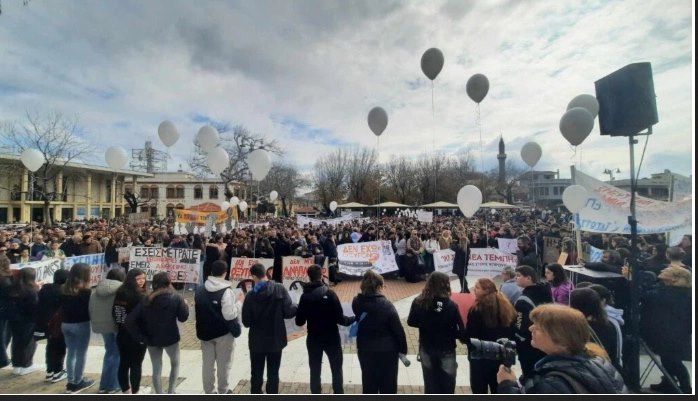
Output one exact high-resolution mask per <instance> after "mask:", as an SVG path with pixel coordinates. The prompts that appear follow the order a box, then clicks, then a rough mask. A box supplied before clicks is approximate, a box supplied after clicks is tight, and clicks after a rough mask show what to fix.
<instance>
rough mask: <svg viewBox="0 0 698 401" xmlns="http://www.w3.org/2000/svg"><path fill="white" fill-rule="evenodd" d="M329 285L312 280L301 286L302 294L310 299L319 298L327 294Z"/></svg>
mask: <svg viewBox="0 0 698 401" xmlns="http://www.w3.org/2000/svg"><path fill="white" fill-rule="evenodd" d="M328 290H329V287H327V285H326V284H325V283H323V282H322V281H313V282H311V283H308V284H306V285H305V286H304V287H303V294H306V296H309V297H310V298H311V299H320V298H322V297H324V296H325V295H326V294H327V291H328Z"/></svg>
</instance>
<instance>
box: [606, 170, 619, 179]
mask: <svg viewBox="0 0 698 401" xmlns="http://www.w3.org/2000/svg"><path fill="white" fill-rule="evenodd" d="M603 173H604V174H608V176H609V177H610V178H611V181H613V180H615V179H616V177H614V176H613V173H616V174H620V169H619V168H617V169H615V171H614V170H613V169H612V168H607V169H604V170H603Z"/></svg>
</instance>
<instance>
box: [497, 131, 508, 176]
mask: <svg viewBox="0 0 698 401" xmlns="http://www.w3.org/2000/svg"><path fill="white" fill-rule="evenodd" d="M497 160H499V180H498V181H497V185H498V186H499V187H500V188H503V187H504V185H505V180H506V168H505V162H506V160H507V154H506V153H504V138H503V137H501V136H500V137H499V154H498V155H497Z"/></svg>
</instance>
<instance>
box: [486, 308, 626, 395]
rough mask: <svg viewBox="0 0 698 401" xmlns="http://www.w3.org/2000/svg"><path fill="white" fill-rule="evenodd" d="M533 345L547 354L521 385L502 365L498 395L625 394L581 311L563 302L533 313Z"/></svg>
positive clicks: (619, 376) (536, 309)
mask: <svg viewBox="0 0 698 401" xmlns="http://www.w3.org/2000/svg"><path fill="white" fill-rule="evenodd" d="M530 319H531V326H530V331H531V335H532V339H531V344H532V346H533V347H535V348H536V349H538V350H540V351H541V352H543V353H544V357H543V358H542V359H541V360H540V361H538V363H536V365H535V368H534V369H533V370H532V371H531V372H530V374H529V375H528V377H527V378H526V379H525V380H524V381H523V385H522V386H520V385H519V384H518V383H517V380H516V376H515V375H514V374H513V373H512V371H511V369H510V368H508V367H506V366H504V365H500V366H499V372H497V383H498V387H497V389H498V393H499V394H624V393H627V392H628V390H627V388H626V387H625V384H624V383H623V377H622V376H621V375H620V373H619V372H618V371H617V370H616V369H615V368H614V367H613V365H612V364H611V362H610V361H609V360H608V359H606V358H604V357H603V356H602V355H603V350H602V349H601V348H600V347H599V346H598V345H596V344H594V343H591V342H590V332H589V329H588V323H587V319H586V318H585V317H584V314H582V312H580V311H578V310H576V309H573V308H571V307H569V306H566V305H561V304H553V303H549V304H545V305H540V306H537V307H535V308H534V309H533V310H532V311H531V313H530Z"/></svg>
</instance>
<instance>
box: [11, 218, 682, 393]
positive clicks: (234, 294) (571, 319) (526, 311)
mask: <svg viewBox="0 0 698 401" xmlns="http://www.w3.org/2000/svg"><path fill="white" fill-rule="evenodd" d="M569 217H570V216H568V215H567V216H566V215H564V214H558V213H553V212H550V211H546V210H542V211H541V210H538V211H516V210H515V211H504V212H500V213H497V214H495V215H490V214H484V213H480V214H477V215H476V216H475V217H474V218H473V219H464V218H463V217H457V216H434V220H433V222H429V223H425V222H420V221H418V220H416V219H414V218H406V217H383V218H375V219H361V220H354V221H348V222H345V223H341V224H338V225H336V226H328V225H319V226H313V225H305V226H299V225H298V224H297V223H296V220H295V219H286V218H273V219H272V218H270V219H266V220H261V221H259V222H258V224H254V225H248V226H247V227H244V228H237V229H234V230H232V231H231V232H228V233H213V234H212V235H210V236H206V235H202V234H187V235H180V234H175V231H176V230H175V223H173V222H167V221H164V222H157V223H156V222H152V223H151V224H129V223H127V222H126V221H124V220H118V219H117V220H111V221H107V220H94V221H89V222H74V223H69V224H64V225H61V226H51V227H49V226H42V225H34V226H32V227H28V228H26V229H20V230H16V231H15V230H2V231H0V341H1V342H2V345H3V347H2V350H0V367H4V366H7V365H10V364H11V365H12V367H13V373H15V374H17V375H25V374H28V373H32V372H35V371H37V370H39V369H40V368H39V367H38V366H37V365H36V364H34V363H33V360H34V353H35V350H36V342H37V341H40V340H44V339H45V340H46V356H45V360H46V380H47V381H50V382H54V383H58V382H61V381H63V380H66V381H67V383H66V392H68V393H78V392H81V391H83V390H84V389H86V388H89V387H91V386H93V385H94V384H95V382H94V381H92V380H91V379H89V378H86V377H85V376H84V367H85V360H86V356H87V351H88V344H89V339H90V335H91V333H90V332H91V331H92V332H94V333H97V334H99V335H101V337H102V339H103V343H104V348H105V353H104V360H103V367H102V372H101V378H100V380H99V392H100V393H117V392H118V393H133V394H137V393H139V391H140V388H141V386H140V381H141V376H142V373H141V372H142V364H143V360H144V358H145V353H146V351H147V352H148V354H149V355H150V359H151V363H152V371H153V391H154V392H156V393H165V392H167V393H174V392H175V388H176V385H177V379H178V377H179V364H180V358H179V351H180V346H179V342H180V335H179V330H178V327H177V323H178V322H180V323H181V322H184V321H186V320H187V319H189V313H190V309H189V305H188V304H187V302H186V301H185V300H184V298H183V297H182V295H180V294H179V293H177V292H176V291H175V287H176V286H178V284H176V283H175V284H173V283H171V282H170V278H169V276H168V274H166V273H158V274H155V275H154V276H153V277H152V281H150V282H146V275H145V273H144V271H142V270H139V269H137V268H129V267H128V263H119V258H118V249H119V248H124V247H131V246H145V247H152V246H164V247H175V248H176V247H179V248H192V249H200V250H201V251H202V252H201V266H202V275H201V276H202V279H201V282H200V283H198V285H194V286H193V287H192V289H196V295H195V305H194V311H195V319H196V333H197V337H198V338H199V340H200V341H201V351H202V378H203V386H204V388H203V390H204V391H205V392H206V393H219V394H221V393H230V392H231V388H230V383H229V382H228V376H229V372H230V369H231V366H232V360H233V354H234V348H235V337H237V336H239V335H240V332H241V325H242V326H245V327H248V328H249V333H248V335H249V348H250V367H251V380H250V383H251V391H252V393H261V392H262V383H263V382H264V368H265V366H266V388H265V389H264V390H265V391H266V393H277V392H278V388H279V367H280V364H281V358H282V351H283V349H284V348H285V346H286V345H287V335H286V327H285V323H284V320H285V319H291V318H295V322H296V324H297V325H299V326H303V325H307V332H308V334H307V350H308V355H309V365H310V388H311V392H313V393H319V392H320V387H321V386H320V371H321V362H322V357H323V354H326V355H327V357H328V359H329V361H330V369H331V371H332V389H333V391H334V392H335V393H343V391H344V390H343V375H342V363H343V354H342V346H341V341H340V336H339V331H338V325H342V326H352V325H353V326H355V334H356V343H357V354H358V358H359V363H360V365H361V370H362V385H363V390H364V392H365V393H395V392H396V391H397V372H398V366H399V365H398V363H399V360H400V356H401V354H402V355H404V354H406V353H407V341H406V336H405V332H404V328H403V326H402V324H401V323H400V317H399V315H398V313H397V311H396V309H395V307H394V305H393V304H392V303H391V302H390V301H389V300H388V299H387V298H386V297H385V295H384V294H383V291H384V288H385V282H384V277H382V276H380V275H378V274H376V273H374V272H373V271H372V270H369V271H368V272H366V274H365V275H364V276H363V278H362V282H361V291H360V293H359V294H358V295H357V296H356V297H355V298H354V300H353V302H352V310H353V313H354V316H345V314H344V311H343V309H342V306H341V303H340V301H339V298H338V297H337V295H336V294H335V293H334V291H333V290H332V289H331V288H330V286H328V285H327V284H326V283H325V279H324V277H323V272H322V269H321V268H320V266H321V265H322V264H323V263H322V262H323V261H324V259H325V258H329V260H330V275H329V281H330V282H331V283H334V284H336V283H337V282H339V281H340V280H341V275H340V274H339V273H338V271H337V269H336V260H337V246H338V245H340V244H343V243H354V242H367V241H375V240H389V241H391V244H392V247H393V250H394V253H395V257H396V263H397V266H398V271H397V272H395V273H394V274H393V275H394V276H397V277H396V278H397V279H404V280H406V281H409V282H418V281H424V289H423V290H422V292H421V294H420V295H418V296H417V297H416V298H415V299H414V302H413V304H412V307H411V309H410V313H409V317H408V319H407V324H408V325H409V326H412V327H416V328H418V329H419V351H418V359H419V360H420V362H421V367H422V371H423V376H424V391H425V392H426V393H453V392H454V391H455V383H456V380H455V379H456V372H457V369H456V368H457V365H456V351H455V350H456V343H457V342H458V341H460V342H462V343H464V344H466V345H467V347H468V350H469V352H468V358H469V363H470V385H471V388H472V390H473V392H474V393H487V392H491V393H497V392H500V393H501V392H504V393H515V392H526V393H545V392H552V393H575V392H580V391H585V392H602V393H618V392H625V391H626V389H625V386H624V384H623V378H622V375H621V373H622V372H623V358H622V355H623V338H624V336H625V335H627V333H626V329H625V327H626V325H625V321H624V316H623V309H624V307H625V306H626V305H627V303H625V299H623V298H624V297H625V296H626V295H627V293H625V292H624V290H623V288H608V287H606V286H604V285H601V284H599V283H591V282H577V283H576V285H575V284H573V283H572V281H571V280H570V279H569V278H568V276H567V274H566V271H565V270H564V269H563V267H562V265H561V264H558V263H544V262H543V257H542V253H543V252H542V249H543V247H544V242H545V241H546V237H547V238H558V239H559V250H561V251H564V252H566V253H567V254H568V261H566V262H569V263H574V262H578V263H580V264H583V265H584V266H585V267H587V268H589V269H594V270H602V271H611V272H617V273H620V274H624V275H625V276H626V277H628V278H630V277H629V271H628V269H627V263H628V262H627V260H628V258H629V257H630V255H631V249H630V244H629V242H628V239H627V238H626V237H623V236H610V235H606V234H603V235H600V234H593V233H586V232H583V233H582V237H583V240H584V243H586V244H589V245H591V246H594V247H596V248H598V249H602V250H603V258H602V260H601V261H600V262H591V261H585V260H584V257H583V256H582V254H583V253H582V252H581V251H579V250H577V249H576V246H575V241H574V240H573V225H572V224H571V223H570V222H569V221H568V218H569ZM499 238H508V239H516V240H517V245H518V248H519V249H518V253H517V256H518V261H519V262H518V267H516V268H515V269H504V271H503V272H502V281H503V283H502V284H501V286H497V285H496V284H495V282H494V281H493V280H492V279H489V278H479V279H477V280H476V281H475V282H474V284H473V285H472V286H471V284H469V283H468V279H467V276H468V260H469V253H470V249H471V248H476V247H488V246H494V247H496V246H497V241H498V239H499ZM44 239H49V242H48V243H45V242H44ZM637 246H638V251H639V259H640V260H641V263H642V268H643V270H646V271H647V272H651V273H652V274H654V275H655V279H656V280H655V281H654V282H653V283H651V285H649V286H647V287H646V288H645V290H644V291H643V296H642V314H643V320H642V336H643V338H644V339H645V341H646V342H647V344H648V346H649V347H650V348H651V349H652V350H653V351H654V352H655V353H657V354H658V355H659V356H660V358H661V361H662V364H663V365H664V367H665V368H666V370H667V372H669V374H671V375H672V377H671V378H668V377H664V378H663V380H662V382H661V383H659V384H656V385H653V386H652V389H653V390H656V391H661V392H672V391H674V390H675V389H674V388H673V386H672V385H671V383H678V387H679V390H680V391H681V392H684V393H686V392H691V388H690V386H691V384H690V377H689V375H688V372H687V370H686V368H685V366H684V365H683V364H682V360H685V358H686V357H687V355H686V354H687V353H690V350H691V347H690V345H691V343H690V338H691V330H692V328H691V318H692V316H690V315H689V316H686V313H685V312H686V311H688V313H690V310H691V308H690V305H691V304H692V297H691V291H690V288H691V286H692V278H691V267H692V237H691V236H690V235H686V236H684V238H683V239H682V241H681V243H680V245H679V246H677V247H667V246H666V242H665V238H664V237H663V236H662V235H647V236H641V237H640V240H639V243H638V244H637ZM441 249H451V250H453V251H454V254H455V260H454V264H453V271H452V273H453V274H454V275H456V276H457V277H458V279H459V286H458V288H459V292H462V293H469V292H471V290H472V293H473V295H474V298H475V302H474V305H473V306H472V308H470V310H469V311H468V312H467V319H463V317H462V316H461V314H460V313H459V310H458V307H457V305H456V304H455V303H454V301H453V297H452V295H453V294H451V285H450V279H449V276H448V275H446V274H444V273H441V272H438V271H435V263H434V260H433V254H434V252H436V251H439V250H441ZM99 253H104V256H105V263H106V265H107V266H109V267H110V269H109V271H108V273H107V274H106V277H105V278H104V279H103V280H102V281H101V282H100V283H99V284H98V285H97V286H96V287H94V288H91V287H90V282H91V280H90V266H89V265H86V264H83V263H77V264H74V265H73V266H72V267H71V268H70V269H69V270H58V271H56V272H55V274H54V277H53V282H52V283H50V284H49V283H47V284H44V283H41V282H37V281H36V270H35V269H33V268H31V267H24V268H21V269H18V270H14V274H13V269H11V268H10V265H11V264H17V263H25V262H30V261H39V260H45V259H47V258H58V259H65V258H66V257H71V256H79V255H89V254H99ZM291 255H297V256H303V257H314V258H315V262H316V264H314V265H313V266H311V267H310V268H309V269H308V271H307V274H308V283H307V284H306V285H305V287H304V290H303V294H302V296H301V297H300V301H299V302H298V304H294V303H293V302H292V301H291V298H290V296H289V293H288V290H287V289H286V288H284V286H283V285H281V284H280V283H281V281H282V277H281V274H282V269H281V263H282V258H283V257H284V256H291ZM240 257H248V258H252V257H257V258H269V259H273V260H274V269H273V270H272V275H271V277H269V276H268V275H267V269H266V268H265V267H264V266H262V265H261V264H255V265H253V266H252V267H251V268H250V276H251V278H252V280H253V281H254V285H253V287H252V288H251V289H250V290H247V291H241V290H236V289H234V288H232V287H231V283H230V281H228V280H227V279H228V278H229V272H230V270H229V268H230V266H231V261H232V258H240ZM332 267H334V269H333V268H332ZM471 281H472V280H471ZM626 284H627V283H626ZM178 288H181V287H178ZM658 311H663V312H662V313H658ZM625 318H626V319H627V317H625ZM464 321H465V323H464ZM660 321H662V322H663V321H665V322H666V323H662V324H660V323H657V322H660ZM667 327H672V330H667V329H666V328H667ZM504 338H506V339H509V340H512V341H514V342H515V348H516V355H517V359H518V364H519V367H520V370H521V372H522V377H521V378H518V380H517V378H516V377H514V376H513V374H512V373H511V370H510V366H506V365H502V364H501V361H497V360H489V359H476V358H471V355H472V354H473V353H475V354H477V352H475V351H477V350H474V349H473V347H474V345H473V342H472V340H473V339H477V340H480V341H489V342H496V341H497V340H500V339H504ZM10 343H11V348H10V354H11V358H10V357H8V354H7V348H8V346H9V345H10ZM677 350H680V352H677ZM163 351H164V353H166V354H167V356H168V358H169V361H170V375H169V382H168V383H167V387H166V388H163V385H162V383H160V376H161V372H162V367H163Z"/></svg>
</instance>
